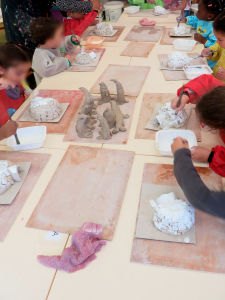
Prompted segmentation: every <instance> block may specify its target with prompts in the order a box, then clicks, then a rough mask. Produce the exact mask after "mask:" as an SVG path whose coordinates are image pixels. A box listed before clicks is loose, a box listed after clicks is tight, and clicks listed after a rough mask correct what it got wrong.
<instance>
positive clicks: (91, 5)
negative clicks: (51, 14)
mask: <svg viewBox="0 0 225 300" xmlns="http://www.w3.org/2000/svg"><path fill="white" fill-rule="evenodd" d="M72 4H73V6H72ZM72 4H71V10H70V11H67V18H64V20H63V22H64V30H65V36H67V35H71V34H76V35H78V36H81V35H82V33H83V32H84V31H85V30H86V29H87V27H88V26H90V25H92V24H93V23H94V21H95V19H96V17H97V16H98V14H99V11H100V9H101V6H100V3H99V0H94V1H92V2H91V1H73V3H72ZM67 6H68V3H67ZM62 8H63V7H61V9H62Z"/></svg>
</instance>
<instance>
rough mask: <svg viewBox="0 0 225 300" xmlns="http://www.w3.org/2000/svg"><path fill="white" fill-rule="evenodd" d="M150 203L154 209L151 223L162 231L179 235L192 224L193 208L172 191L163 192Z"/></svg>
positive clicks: (193, 217) (193, 219) (193, 220)
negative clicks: (177, 197)
mask: <svg viewBox="0 0 225 300" xmlns="http://www.w3.org/2000/svg"><path fill="white" fill-rule="evenodd" d="M150 204H151V206H152V208H153V209H154V216H153V223H154V225H155V227H156V228H157V229H158V230H160V231H162V232H165V233H168V234H172V235H181V234H184V233H185V232H187V231H189V230H190V229H191V228H192V226H193V225H194V222H195V214H194V208H193V207H192V206H191V205H190V204H189V203H187V202H185V201H183V200H179V199H176V196H175V194H174V193H169V194H163V195H161V196H160V197H159V198H158V199H156V200H155V201H153V200H152V201H150Z"/></svg>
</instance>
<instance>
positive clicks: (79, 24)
mask: <svg viewBox="0 0 225 300" xmlns="http://www.w3.org/2000/svg"><path fill="white" fill-rule="evenodd" d="M97 15H98V13H97V11H92V12H90V13H88V14H86V15H85V16H84V17H83V18H82V19H80V20H74V21H76V23H75V22H74V26H73V24H72V26H73V33H74V34H76V35H78V36H81V35H82V33H83V32H84V31H85V30H86V29H87V27H88V26H90V25H92V24H93V22H94V21H95V19H96V17H97Z"/></svg>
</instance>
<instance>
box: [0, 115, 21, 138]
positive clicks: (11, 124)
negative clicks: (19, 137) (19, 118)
mask: <svg viewBox="0 0 225 300" xmlns="http://www.w3.org/2000/svg"><path fill="white" fill-rule="evenodd" d="M17 128H18V124H17V123H16V122H15V121H12V120H9V121H8V122H7V123H5V124H4V125H3V126H2V127H0V141H1V140H4V139H6V138H8V137H10V136H11V135H14V134H15V133H16V130H17Z"/></svg>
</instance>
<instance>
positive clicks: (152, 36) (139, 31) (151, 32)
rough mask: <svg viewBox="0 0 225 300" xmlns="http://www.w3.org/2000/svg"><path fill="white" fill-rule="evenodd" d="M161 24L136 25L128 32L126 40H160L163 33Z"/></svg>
mask: <svg viewBox="0 0 225 300" xmlns="http://www.w3.org/2000/svg"><path fill="white" fill-rule="evenodd" d="M163 28H164V27H161V26H156V27H151V26H149V27H148V26H139V25H134V26H133V27H132V29H131V30H130V32H129V33H128V34H127V36H126V38H125V41H132V42H158V41H159V40H160V38H161V35H162V33H163Z"/></svg>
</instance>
